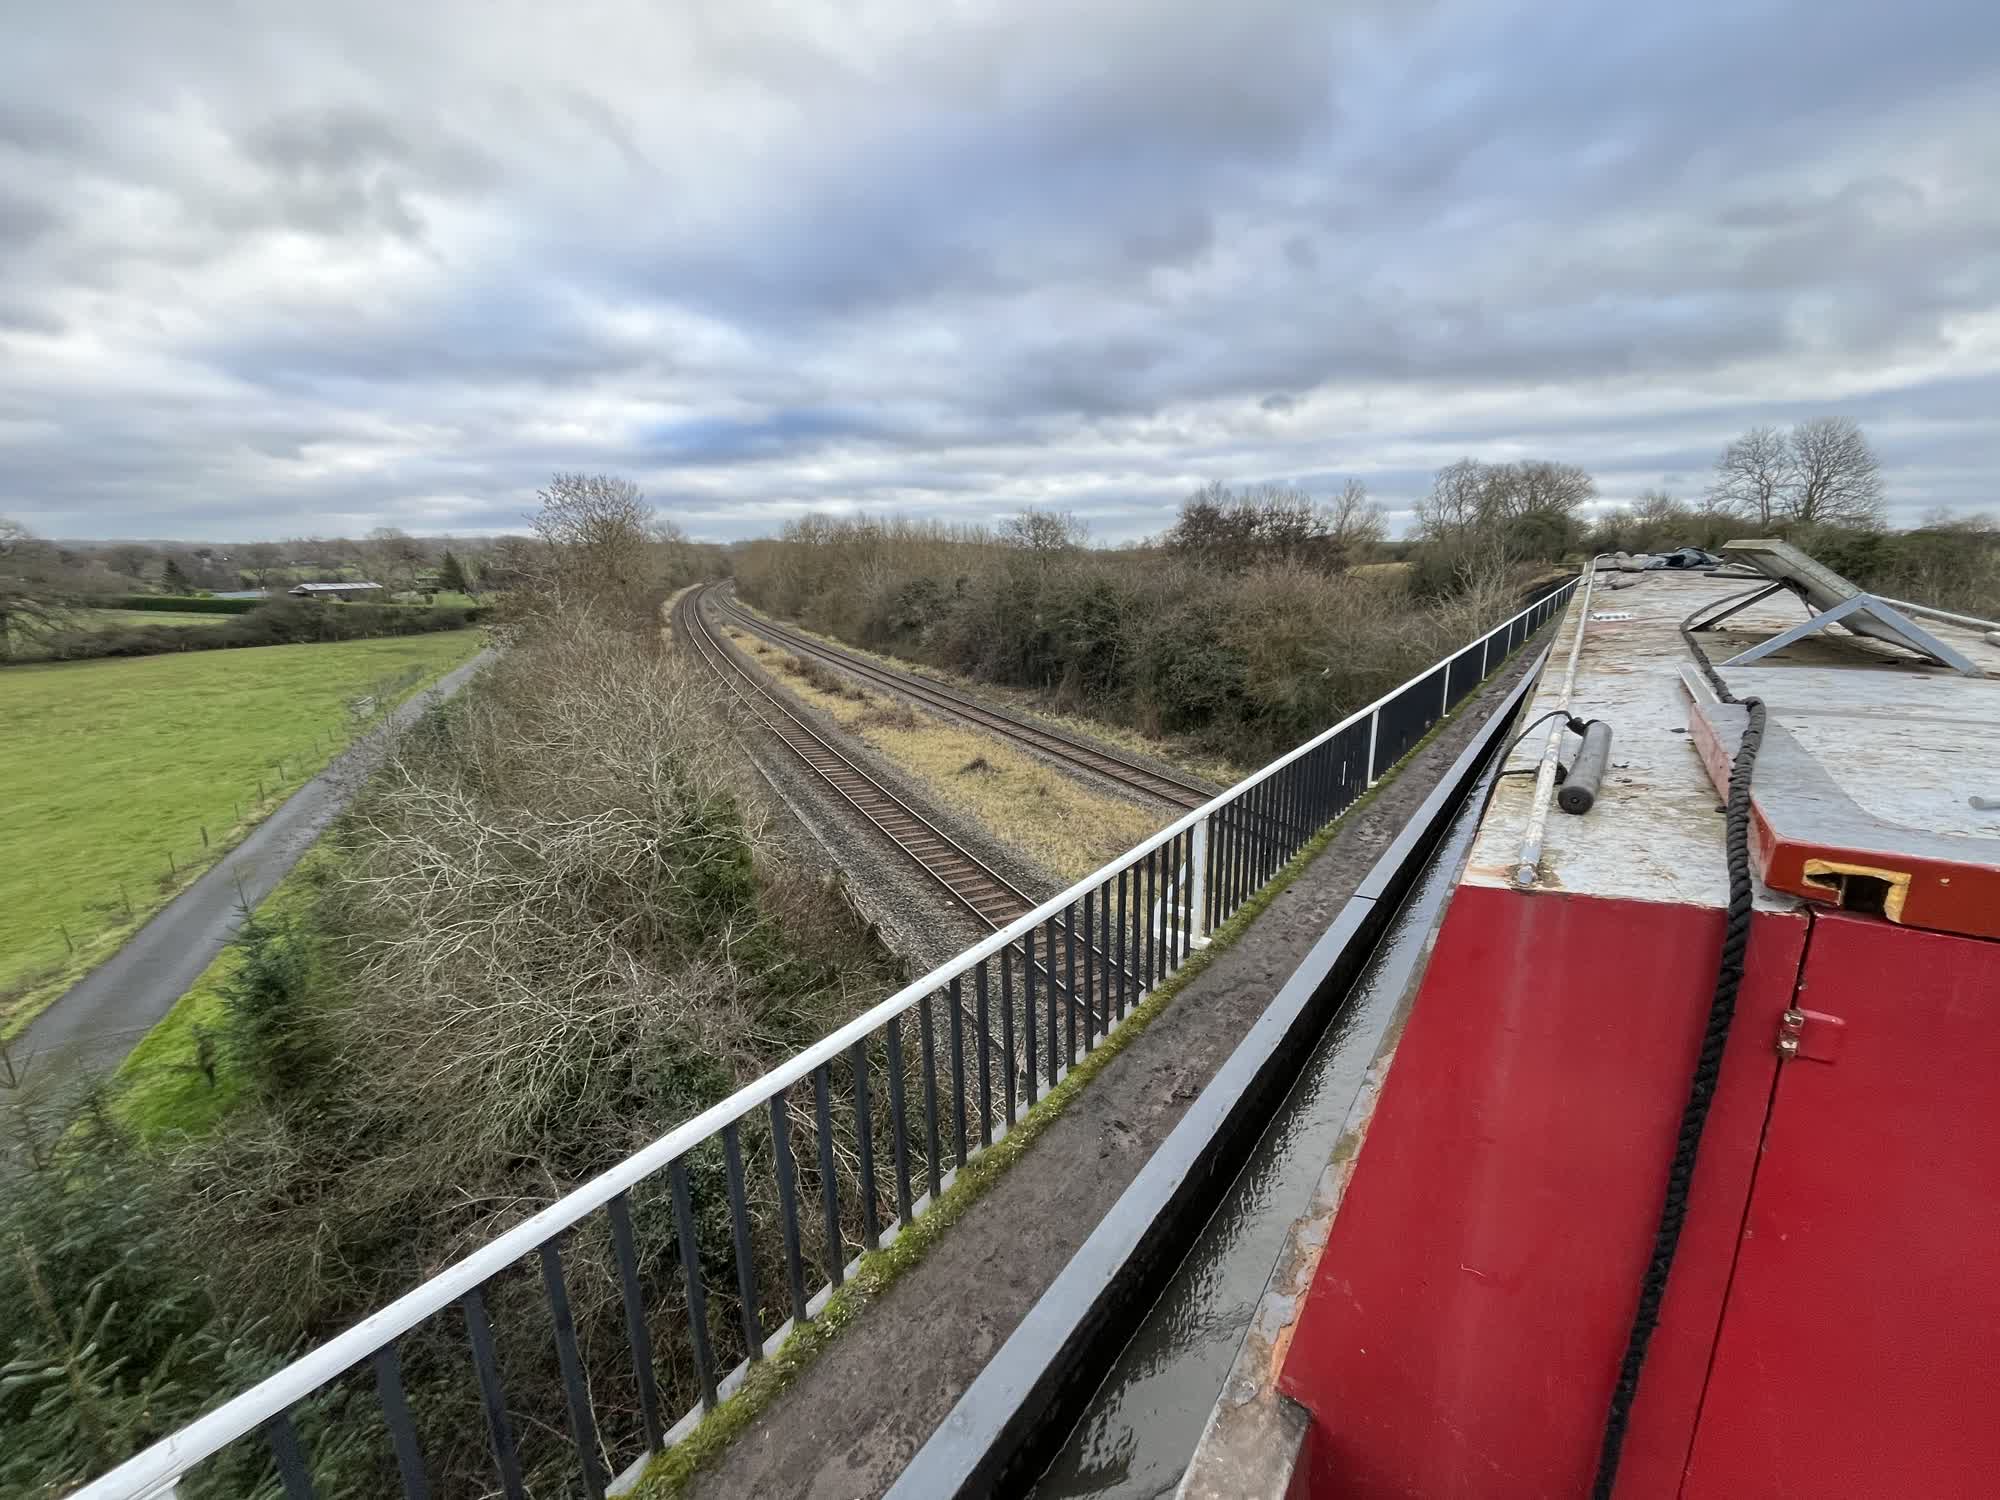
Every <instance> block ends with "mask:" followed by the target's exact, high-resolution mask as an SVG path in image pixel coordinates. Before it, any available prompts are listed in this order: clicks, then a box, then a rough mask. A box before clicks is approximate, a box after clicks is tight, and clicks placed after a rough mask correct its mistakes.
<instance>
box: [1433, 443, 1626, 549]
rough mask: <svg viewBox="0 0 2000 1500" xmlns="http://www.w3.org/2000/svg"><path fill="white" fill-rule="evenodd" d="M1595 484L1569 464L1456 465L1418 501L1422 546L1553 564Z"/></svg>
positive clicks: (1474, 462)
mask: <svg viewBox="0 0 2000 1500" xmlns="http://www.w3.org/2000/svg"><path fill="white" fill-rule="evenodd" d="M1596 493H1597V481H1596V480H1594V479H1592V478H1591V476H1590V474H1589V472H1588V471H1586V470H1584V469H1580V468H1578V467H1577V466H1576V465H1575V464H1561V463H1552V462H1550V461H1549V460H1547V459H1528V460H1523V461H1522V462H1519V463H1511V464H1486V463H1480V462H1479V461H1478V460H1476V459H1470V458H1462V459H1460V460H1459V461H1458V462H1457V463H1455V464H1448V465H1446V466H1445V467H1444V468H1442V469H1440V470H1438V472H1437V477H1436V478H1435V479H1434V480H1433V481H1432V483H1431V492H1430V494H1428V495H1426V496H1425V497H1424V498H1423V499H1422V500H1419V501H1418V502H1417V525H1418V529H1419V531H1420V532H1421V533H1422V535H1423V537H1424V539H1425V540H1426V541H1429V542H1438V543H1451V544H1453V545H1467V544H1471V545H1477V546H1479V547H1481V548H1486V549H1499V550H1500V551H1501V552H1503V553H1505V554H1507V555H1508V556H1510V557H1513V558H1516V559H1520V558H1529V557H1560V556H1562V555H1563V553H1564V552H1565V551H1566V550H1567V549H1568V548H1569V547H1570V545H1571V544H1572V543H1573V542H1574V541H1575V540H1576V536H1577V533H1578V531H1579V529H1580V525H1581V523H1580V522H1579V521H1578V520H1577V512H1578V511H1579V510H1581V509H1582V507H1583V505H1584V503H1585V502H1586V501H1588V500H1589V499H1590V498H1591V497H1592V496H1594V495H1595V494H1596Z"/></svg>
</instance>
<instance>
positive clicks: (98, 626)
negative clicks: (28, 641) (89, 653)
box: [76, 609, 235, 630]
mask: <svg viewBox="0 0 2000 1500" xmlns="http://www.w3.org/2000/svg"><path fill="white" fill-rule="evenodd" d="M234 618H235V616H234V615H197V614H189V613H183V612H182V611H180V610H172V609H86V610H80V611H78V613H77V615H76V623H77V624H78V625H80V626H82V627H83V628H84V629H86V630H112V629H117V628H122V627H124V626H127V625H222V624H226V623H227V622H228V621H230V620H232V619H234Z"/></svg>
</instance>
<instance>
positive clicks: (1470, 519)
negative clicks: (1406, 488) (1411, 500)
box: [1417, 458, 1487, 541]
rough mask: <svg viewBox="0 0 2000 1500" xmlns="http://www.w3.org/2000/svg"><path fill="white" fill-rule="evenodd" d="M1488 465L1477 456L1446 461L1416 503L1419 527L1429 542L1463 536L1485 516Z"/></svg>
mask: <svg viewBox="0 0 2000 1500" xmlns="http://www.w3.org/2000/svg"><path fill="white" fill-rule="evenodd" d="M1486 485H1487V468H1486V465H1485V464H1482V463H1480V462H1479V461H1478V460H1477V459H1472V458H1461V459H1460V460H1459V461H1458V462H1457V463H1454V464H1446V465H1445V466H1444V467H1443V468H1442V469H1439V470H1438V471H1437V474H1436V476H1435V477H1434V478H1433V479H1432V480H1431V492H1430V493H1429V494H1428V495H1426V496H1424V498H1423V499H1421V500H1419V501H1418V502H1417V528H1418V530H1420V531H1421V532H1422V533H1423V535H1424V536H1425V537H1426V538H1427V539H1428V540H1430V541H1449V540H1452V539H1455V538H1457V537H1461V536H1464V535H1465V534H1466V533H1468V532H1470V531H1471V530H1473V528H1475V527H1476V526H1478V525H1479V523H1480V521H1481V520H1482V519H1483V518H1484V511H1485V503H1486V502H1485V495H1486Z"/></svg>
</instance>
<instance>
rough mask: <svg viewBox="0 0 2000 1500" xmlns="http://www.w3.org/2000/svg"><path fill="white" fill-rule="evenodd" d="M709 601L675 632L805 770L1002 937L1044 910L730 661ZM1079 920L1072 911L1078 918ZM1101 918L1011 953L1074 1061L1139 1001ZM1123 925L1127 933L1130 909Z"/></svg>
mask: <svg viewBox="0 0 2000 1500" xmlns="http://www.w3.org/2000/svg"><path fill="white" fill-rule="evenodd" d="M707 593H708V589H705V588H694V589H690V590H688V591H687V592H686V593H685V594H683V595H682V596H681V598H680V600H679V602H678V603H676V604H675V606H674V614H673V620H674V627H675V629H676V630H677V631H678V632H679V634H680V635H681V637H682V639H684V640H686V641H687V642H688V643H689V645H690V646H692V647H693V649H694V651H695V653H696V655H698V656H699V657H700V658H701V660H702V661H703V662H704V663H705V664H706V665H707V667H708V668H709V670H710V671H711V672H713V673H714V674H715V676H716V678H717V680H718V681H719V682H720V683H721V684H722V686H724V687H725V688H727V689H729V691H730V692H732V693H733V694H735V696H736V697H737V699H738V700H739V701H741V702H742V703H743V704H744V705H745V706H746V707H747V708H748V709H749V710H750V712H751V713H753V714H754V715H755V716H756V717H757V719H758V721H759V722H760V723H762V724H763V725H764V726H765V727H766V728H768V729H770V731H771V732H772V733H773V734H774V735H776V736H777V738H778V739H779V740H780V741H782V742H783V743H784V745H785V746H786V747H787V748H788V749H789V750H791V752H792V753H793V754H794V755H796V756H797V757H798V758H799V759H800V760H801V761H803V762H804V763H805V764H806V766H807V767H808V768H809V769H810V770H811V771H812V772H813V774H814V775H815V776H817V777H818V778H819V779H820V781H821V782H823V783H824V784H825V785H826V786H827V787H828V788H829V789H830V790H831V791H832V792H833V793H834V795H835V796H837V797H838V798H840V800H841V801H843V802H845V803H846V804H847V805H848V806H849V807H851V808H853V809H854V811H855V812H857V813H859V814H860V815H861V816H862V817H863V818H866V819H867V820H868V821H869V822H870V823H872V824H874V825H875V827H876V828H877V829H879V830H880V831H881V832H882V834H883V835H884V836H885V837H886V838H888V839H889V841H890V842H891V843H893V844H895V845H896V847H897V848H899V849H901V850H902V851H903V852H904V854H906V855H907V856H908V857H909V858H910V859H911V860H913V861H914V862H915V863H916V864H917V865H918V867H919V868H921V869H922V870H923V871H924V873H925V874H926V875H928V876H930V878H931V879H932V880H934V881H936V882H937V883H938V884H939V885H941V886H943V887H944V889H945V890H946V891H947V892H949V893H950V895H951V897H952V899H953V900H954V901H956V902H957V903H958V904H959V905H961V906H963V907H965V908H966V910H968V911H970V912H971V913H972V914H973V915H974V916H976V917H977V918H979V920H980V921H982V922H984V923H985V924H986V925H987V926H989V927H991V928H992V929H993V930H994V931H995V932H998V931H999V930H1000V929H1001V928H1003V927H1005V926H1007V925H1008V924H1009V923H1011V922H1013V921H1014V920H1015V919H1016V918H1017V917H1020V916H1023V915H1025V914H1026V913H1027V912H1029V911H1030V910H1032V909H1033V908H1034V906H1035V904H1036V903H1035V902H1034V900H1033V899H1032V898H1030V897H1029V896H1028V895H1027V894H1026V893H1025V892H1023V891H1021V890H1020V889H1019V888H1018V887H1016V886H1015V885H1013V884H1012V883H1011V882H1010V881H1009V880H1008V879H1007V878H1006V877H1005V876H1003V875H1001V874H1000V873H998V872H997V871H995V870H994V869H992V868H991V867H990V866H989V865H987V864H986V863H985V862H984V861H983V860H981V859H980V858H979V857H978V856H977V855H975V854H973V853H972V852H971V851H969V850H968V849H966V848H965V847H964V846H963V845H961V844H960V843H958V842H957V841H956V840H955V839H953V838H952V837H951V835H949V834H947V833H946V832H944V830H942V829H941V828H939V827H938V826H937V825H936V824H935V823H933V822H932V821H931V820H930V819H928V818H926V817H925V816H924V815H923V814H922V813H920V812H918V811H917V810H916V809H915V808H913V807H911V806H910V805H909V804H908V803H907V802H905V801H904V800H903V799H902V798H901V797H898V796H897V795H896V794H895V793H894V792H892V791H890V790H889V789H888V788H887V787H885V786H883V785H882V784H881V783H880V782H879V781H877V780H875V778H874V777H872V776H870V775H869V774H868V773H867V772H866V771H864V770H863V769H862V768H861V767H860V766H858V765H856V764H855V763H854V762H853V761H852V760H850V759H849V758H848V757H847V756H846V755H844V754H842V753H841V751H840V750H839V749H838V748H837V747H836V746H834V745H833V744H832V743H831V742H830V741H828V740H827V738H826V737H825V736H824V735H822V734H820V733H819V732H818V731H817V730H815V729H814V728H813V727H812V726H811V725H809V724H808V723H806V721H805V720H804V719H802V718H800V717H799V715H798V714H796V713H794V712H793V711H792V709H791V707H790V706H789V705H788V704H786V703H785V701H784V700H783V698H782V697H781V696H780V694H779V693H778V692H776V691H774V690H773V689H772V688H771V687H770V685H768V684H767V683H765V682H764V681H763V680H762V679H761V677H760V676H759V675H758V674H757V673H756V672H755V671H753V670H752V669H750V668H749V667H746V666H745V665H743V664H742V663H741V662H739V661H737V660H736V659H735V657H733V656H732V655H730V653H729V649H728V647H727V646H726V645H725V644H724V643H723V642H722V641H721V640H718V639H717V638H716V635H715V632H714V631H713V630H712V629H711V628H710V626H709V623H708V619H707V617H706V615H705V614H704V613H703V611H702V608H701V603H702V599H703V596H704V595H705V594H707ZM1158 876H1159V884H1158V885H1157V886H1156V887H1155V888H1154V889H1153V890H1152V892H1151V893H1150V894H1151V895H1152V896H1153V897H1155V898H1158V897H1159V896H1161V894H1162V893H1163V891H1164V890H1166V889H1167V888H1168V887H1169V886H1170V885H1171V883H1172V878H1171V872H1169V871H1167V870H1165V869H1164V868H1163V869H1162V870H1160V871H1159V872H1158ZM1135 895H1136V888H1135ZM1074 913H1075V909H1074V908H1072V911H1071V917H1072V918H1073V917H1074ZM1097 915H1098V918H1099V921H1100V922H1101V924H1102V925H1101V926H1094V925H1093V923H1092V919H1091V909H1090V905H1089V901H1088V899H1087V898H1086V900H1085V902H1084V905H1083V923H1082V928H1083V931H1082V933H1081V934H1080V935H1079V934H1078V933H1077V931H1076V930H1075V928H1074V927H1073V926H1072V925H1071V923H1070V921H1069V920H1068V919H1066V920H1065V922H1064V925H1063V930H1062V932H1061V934H1060V936H1059V935H1058V933H1057V930H1056V924H1055V922H1054V919H1051V920H1050V922H1049V924H1048V927H1047V930H1046V932H1045V933H1044V935H1043V939H1042V946H1041V947H1040V949H1039V951H1038V950H1037V945H1036V944H1035V942H1034V941H1033V938H1032V934H1031V935H1030V941H1029V942H1028V943H1026V944H1025V945H1024V944H1022V943H1015V944H1013V945H1012V946H1011V948H1010V950H1009V951H1011V952H1012V953H1013V954H1015V955H1016V956H1017V957H1018V958H1020V959H1021V960H1022V962H1023V964H1024V966H1025V967H1024V970H1023V972H1024V974H1025V973H1026V972H1027V971H1028V970H1032V971H1033V974H1034V975H1035V976H1036V977H1037V979H1038V980H1039V982H1040V983H1041V984H1042V985H1043V986H1044V987H1045V992H1046V993H1048V994H1049V995H1051V996H1060V997H1062V999H1063V1000H1064V1001H1065V1002H1066V1003H1067V1004H1068V1005H1069V1009H1070V1011H1071V1013H1072V1014H1071V1022H1070V1033H1069V1035H1070V1040H1071V1044H1072V1052H1073V1048H1074V1041H1075V1025H1076V1015H1077V1013H1079V1012H1080V1013H1081V1015H1082V1017H1083V1024H1084V1025H1085V1027H1086V1028H1087V1030H1088V1031H1089V1032H1090V1033H1093V1034H1094V1033H1095V1032H1096V1031H1097V1030H1099V1029H1101V1028H1103V1027H1106V1026H1108V1025H1109V1024H1110V1019H1111V1011H1112V1006H1113V1003H1114V1000H1115V999H1116V998H1117V997H1119V996H1124V995H1129V994H1131V993H1132V992H1133V991H1134V989H1135V988H1136V985H1137V980H1138V975H1137V971H1136V969H1135V968H1134V967H1132V965H1131V964H1129V963H1127V962H1126V961H1125V959H1124V957H1123V956H1122V955H1123V949H1122V946H1121V948H1120V950H1119V953H1120V956H1118V957H1114V954H1113V951H1112V945H1111V943H1110V942H1108V941H1102V940H1100V937H1106V938H1108V935H1109V931H1110V922H1111V912H1110V910H1109V903H1108V902H1107V903H1106V904H1105V907H1104V909H1103V910H1101V911H1100V912H1099V913H1098V914H1097ZM1133 916H1134V919H1135V920H1142V918H1141V917H1140V914H1139V913H1138V912H1136V911H1135V912H1134V913H1133ZM1119 920H1120V923H1121V925H1122V923H1123V920H1124V912H1123V910H1122V909H1121V910H1120V912H1119ZM1079 936H1081V941H1079V940H1078V939H1079ZM1059 942H1060V944H1061V947H1060V950H1059V948H1058V943H1059ZM1135 947H1136V945H1135ZM1059 951H1060V952H1061V953H1062V955H1063V959H1062V962H1061V964H1060V966H1059V965H1058V962H1057V954H1058V952H1059ZM1079 971H1080V972H1079ZM1030 993H1032V991H1030ZM968 1003H969V1002H968ZM1121 1013H1122V1012H1121ZM996 1045H998V1044H997V1043H996ZM1051 1052H1052V1053H1053V1044H1052V1046H1051Z"/></svg>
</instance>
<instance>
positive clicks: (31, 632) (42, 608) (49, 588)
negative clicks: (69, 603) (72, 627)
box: [0, 516, 63, 661]
mask: <svg viewBox="0 0 2000 1500" xmlns="http://www.w3.org/2000/svg"><path fill="white" fill-rule="evenodd" d="M54 560H55V549H54V548H52V547H50V546H49V544H48V543H47V542H44V541H43V540H41V538H39V537H37V536H36V535H35V534H34V533H33V532H32V531H30V530H28V528H27V527H26V526H23V525H22V524H21V523H20V522H19V521H16V520H14V519H13V518H12V517H11V516H0V661H5V660H7V659H8V657H9V656H10V655H12V653H13V642H14V639H15V637H16V636H20V637H24V638H25V637H31V636H35V635H39V634H40V633H41V632H43V631H45V630H48V629H50V628H51V627H53V626H55V625H57V624H59V623H61V618H62V604H63V596H62V590H61V589H60V588H59V587H58V586H57V584H56V581H55V579H54V577H53V567H52V565H53V563H54Z"/></svg>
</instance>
